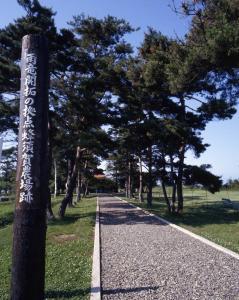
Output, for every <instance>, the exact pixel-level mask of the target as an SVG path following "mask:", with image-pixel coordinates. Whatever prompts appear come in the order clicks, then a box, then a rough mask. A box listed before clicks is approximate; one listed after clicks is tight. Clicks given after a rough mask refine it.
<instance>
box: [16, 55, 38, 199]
mask: <svg viewBox="0 0 239 300" xmlns="http://www.w3.org/2000/svg"><path fill="white" fill-rule="evenodd" d="M24 56H25V61H26V65H25V74H26V76H25V82H24V91H23V96H24V109H23V131H22V137H21V138H22V174H21V179H20V199H19V202H24V201H25V202H27V203H31V202H32V201H33V192H32V189H33V184H34V182H33V178H32V160H33V155H34V140H35V125H34V124H35V118H36V109H35V107H34V104H35V96H36V82H37V56H36V54H35V53H27V52H25V53H24Z"/></svg>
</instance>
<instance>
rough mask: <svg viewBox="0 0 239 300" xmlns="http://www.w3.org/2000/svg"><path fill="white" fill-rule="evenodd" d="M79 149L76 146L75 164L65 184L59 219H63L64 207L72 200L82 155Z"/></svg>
mask: <svg viewBox="0 0 239 300" xmlns="http://www.w3.org/2000/svg"><path fill="white" fill-rule="evenodd" d="M82 151H83V150H81V148H80V147H79V146H78V147H77V150H76V158H75V164H74V167H73V170H72V173H71V176H70V177H69V181H68V183H67V188H66V195H65V197H64V199H63V200H62V202H61V205H60V208H59V217H61V218H63V217H64V215H65V211H66V207H67V205H68V204H69V203H72V198H73V192H74V189H75V186H76V177H77V172H78V167H79V161H80V159H81V155H82Z"/></svg>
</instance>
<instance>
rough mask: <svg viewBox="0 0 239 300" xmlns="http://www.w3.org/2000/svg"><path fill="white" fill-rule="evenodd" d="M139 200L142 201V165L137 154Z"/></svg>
mask: <svg viewBox="0 0 239 300" xmlns="http://www.w3.org/2000/svg"><path fill="white" fill-rule="evenodd" d="M139 202H144V198H143V167H142V158H141V156H139Z"/></svg>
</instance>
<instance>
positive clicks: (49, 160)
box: [47, 114, 55, 220]
mask: <svg viewBox="0 0 239 300" xmlns="http://www.w3.org/2000/svg"><path fill="white" fill-rule="evenodd" d="M48 133H49V135H48V136H49V137H48V182H49V180H50V177H51V168H52V123H51V116H50V114H49V119H48ZM47 218H48V220H51V219H55V216H54V213H53V210H52V206H51V190H50V187H49V186H48V197H47Z"/></svg>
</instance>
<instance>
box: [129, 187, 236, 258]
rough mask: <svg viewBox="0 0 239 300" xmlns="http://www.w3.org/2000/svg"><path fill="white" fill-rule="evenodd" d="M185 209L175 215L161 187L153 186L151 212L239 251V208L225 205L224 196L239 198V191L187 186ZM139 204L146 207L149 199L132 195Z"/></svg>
mask: <svg viewBox="0 0 239 300" xmlns="http://www.w3.org/2000/svg"><path fill="white" fill-rule="evenodd" d="M184 196H185V198H184V213H183V215H182V216H172V215H169V214H168V212H167V208H166V205H165V202H164V199H163V197H162V192H161V191H160V189H159V188H157V189H156V190H154V201H153V207H152V209H148V210H149V211H151V212H152V213H154V214H156V215H159V216H161V217H163V218H165V219H167V220H169V221H171V222H172V223H175V224H177V225H179V226H182V227H184V228H186V229H188V230H190V231H192V232H194V233H196V234H198V235H201V236H203V237H205V238H207V239H209V240H211V241H213V242H215V243H217V244H219V245H222V246H223V247H226V248H228V249H231V250H233V251H235V252H237V253H239V211H235V210H232V209H228V208H224V207H223V205H222V200H221V199H222V198H230V199H231V200H237V201H238V200H239V191H222V192H220V193H216V194H210V193H206V192H205V191H204V190H200V189H194V190H191V189H187V188H186V189H185V190H184ZM131 202H132V203H133V204H135V205H137V206H140V207H142V208H145V209H147V207H146V203H145V202H144V203H142V204H140V203H139V202H137V201H135V200H133V201H132V199H131Z"/></svg>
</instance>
